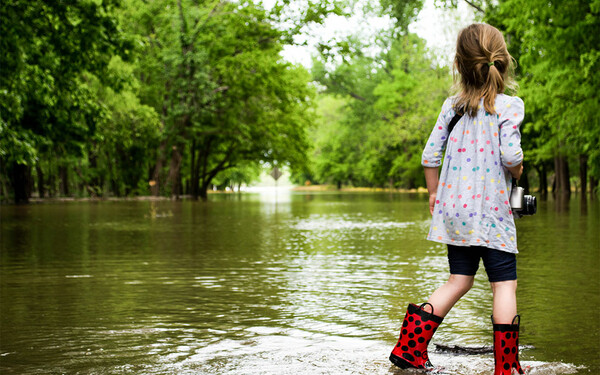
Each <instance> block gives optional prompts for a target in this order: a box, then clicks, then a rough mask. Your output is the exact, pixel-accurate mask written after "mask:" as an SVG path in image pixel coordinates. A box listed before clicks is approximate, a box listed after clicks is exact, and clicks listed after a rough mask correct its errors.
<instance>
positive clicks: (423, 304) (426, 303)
mask: <svg viewBox="0 0 600 375" xmlns="http://www.w3.org/2000/svg"><path fill="white" fill-rule="evenodd" d="M425 305H429V306H431V313H428V312H427V311H425V310H424V309H423V306H425ZM419 308H420V309H421V310H422V311H423V312H426V313H427V314H431V315H434V314H433V305H432V304H431V303H429V302H425V303H422V304H421V306H419Z"/></svg>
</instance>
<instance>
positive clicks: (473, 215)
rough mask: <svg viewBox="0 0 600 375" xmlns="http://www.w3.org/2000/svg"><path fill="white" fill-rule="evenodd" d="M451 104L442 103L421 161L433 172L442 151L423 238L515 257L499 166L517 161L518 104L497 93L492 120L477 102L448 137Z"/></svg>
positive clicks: (505, 178) (506, 186) (506, 179)
mask: <svg viewBox="0 0 600 375" xmlns="http://www.w3.org/2000/svg"><path fill="white" fill-rule="evenodd" d="M453 99H454V98H452V97H451V98H448V99H446V101H445V102H444V104H443V106H442V111H441V113H440V115H439V117H438V120H437V122H436V124H435V127H434V128H433V131H432V132H431V135H430V136H429V140H428V141H427V145H426V146H425V149H424V150H423V155H422V159H421V164H422V165H423V166H424V167H439V166H440V165H441V164H442V154H443V153H444V150H445V157H444V163H443V165H442V169H441V172H440V179H439V185H438V190H437V197H436V199H437V200H436V202H435V207H434V210H433V218H432V220H431V227H430V229H429V234H428V236H427V239H428V240H431V241H436V242H441V243H446V244H452V245H457V246H486V247H489V248H493V249H498V250H503V251H507V252H509V253H518V250H517V231H516V228H515V222H514V217H513V214H512V211H511V208H510V203H509V197H510V190H511V180H512V176H511V174H510V172H509V171H508V170H507V169H506V168H505V167H511V166H514V165H518V164H519V163H521V162H522V161H523V150H522V149H521V133H520V132H519V126H520V125H521V122H522V121H523V116H524V106H523V101H522V100H521V99H520V98H518V97H512V96H508V95H504V94H500V95H498V96H497V97H496V102H495V109H496V112H497V114H494V115H492V114H489V113H487V112H486V111H485V109H484V107H483V99H482V100H481V101H480V103H479V110H478V111H477V115H476V116H475V117H471V116H469V115H464V116H463V117H462V118H461V119H460V120H459V121H458V123H457V124H456V125H455V126H454V129H453V131H452V133H451V134H448V125H449V123H450V120H451V119H452V117H454V115H455V112H454V108H453V107H452V103H453Z"/></svg>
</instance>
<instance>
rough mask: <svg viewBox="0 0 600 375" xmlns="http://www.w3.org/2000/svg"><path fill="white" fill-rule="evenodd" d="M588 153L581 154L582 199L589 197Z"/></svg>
mask: <svg viewBox="0 0 600 375" xmlns="http://www.w3.org/2000/svg"><path fill="white" fill-rule="evenodd" d="M587 163H588V157H587V155H583V154H582V155H579V180H580V181H581V199H585V198H586V197H587Z"/></svg>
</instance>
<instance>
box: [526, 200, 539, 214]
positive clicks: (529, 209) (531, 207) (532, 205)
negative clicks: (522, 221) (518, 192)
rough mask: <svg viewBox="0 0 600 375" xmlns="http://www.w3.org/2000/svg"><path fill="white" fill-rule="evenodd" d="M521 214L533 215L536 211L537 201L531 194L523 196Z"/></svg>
mask: <svg viewBox="0 0 600 375" xmlns="http://www.w3.org/2000/svg"><path fill="white" fill-rule="evenodd" d="M523 203H524V205H523V214H524V215H533V214H535V213H536V212H537V201H536V199H535V197H534V196H533V195H526V196H525V197H523Z"/></svg>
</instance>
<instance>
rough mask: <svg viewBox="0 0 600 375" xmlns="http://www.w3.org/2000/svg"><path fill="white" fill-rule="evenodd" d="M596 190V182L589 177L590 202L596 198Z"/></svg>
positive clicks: (593, 178)
mask: <svg viewBox="0 0 600 375" xmlns="http://www.w3.org/2000/svg"><path fill="white" fill-rule="evenodd" d="M596 189H598V180H596V178H595V177H594V176H590V200H594V198H596Z"/></svg>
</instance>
